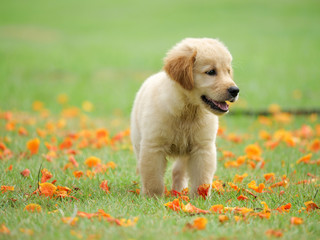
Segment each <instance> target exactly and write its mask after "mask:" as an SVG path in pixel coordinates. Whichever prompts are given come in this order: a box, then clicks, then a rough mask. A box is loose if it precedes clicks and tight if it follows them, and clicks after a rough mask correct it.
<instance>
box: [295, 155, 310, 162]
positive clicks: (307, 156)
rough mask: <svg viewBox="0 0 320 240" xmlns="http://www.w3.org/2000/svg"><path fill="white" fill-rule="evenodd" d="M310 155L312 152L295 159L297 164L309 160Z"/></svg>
mask: <svg viewBox="0 0 320 240" xmlns="http://www.w3.org/2000/svg"><path fill="white" fill-rule="evenodd" d="M311 157H312V153H309V154H307V155H305V156H303V157H301V158H299V160H298V161H297V164H299V163H308V162H309V161H310V159H311Z"/></svg>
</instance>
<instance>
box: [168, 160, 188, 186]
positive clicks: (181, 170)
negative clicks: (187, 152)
mask: <svg viewBox="0 0 320 240" xmlns="http://www.w3.org/2000/svg"><path fill="white" fill-rule="evenodd" d="M188 160H189V157H186V156H185V157H179V158H177V159H176V161H175V163H174V165H173V169H172V190H176V191H178V192H181V191H182V190H183V189H184V188H186V187H188V176H187V164H188V163H187V162H188Z"/></svg>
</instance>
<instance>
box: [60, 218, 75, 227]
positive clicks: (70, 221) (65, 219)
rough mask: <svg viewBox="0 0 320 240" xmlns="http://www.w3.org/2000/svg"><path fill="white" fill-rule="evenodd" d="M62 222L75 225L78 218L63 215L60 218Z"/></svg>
mask: <svg viewBox="0 0 320 240" xmlns="http://www.w3.org/2000/svg"><path fill="white" fill-rule="evenodd" d="M61 220H62V222H64V223H66V224H69V225H70V226H75V225H76V223H77V222H78V220H79V218H77V217H63V218H61Z"/></svg>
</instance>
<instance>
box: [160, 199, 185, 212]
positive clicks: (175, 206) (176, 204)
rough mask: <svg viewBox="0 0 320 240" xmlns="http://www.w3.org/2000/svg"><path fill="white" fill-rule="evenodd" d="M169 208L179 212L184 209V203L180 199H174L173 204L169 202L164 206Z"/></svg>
mask: <svg viewBox="0 0 320 240" xmlns="http://www.w3.org/2000/svg"><path fill="white" fill-rule="evenodd" d="M164 205H165V206H166V207H167V208H170V209H172V210H173V211H176V212H179V211H180V210H181V209H182V205H183V203H182V202H181V204H180V201H179V199H178V198H176V199H174V200H173V201H172V202H167V203H166V204H164Z"/></svg>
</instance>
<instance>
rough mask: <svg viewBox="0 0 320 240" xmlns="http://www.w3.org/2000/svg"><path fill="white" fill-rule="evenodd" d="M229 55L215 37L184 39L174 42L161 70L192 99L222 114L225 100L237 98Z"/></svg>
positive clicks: (225, 106)
mask: <svg viewBox="0 0 320 240" xmlns="http://www.w3.org/2000/svg"><path fill="white" fill-rule="evenodd" d="M231 62H232V56H231V54H230V52H229V51H228V49H227V48H226V47H225V46H224V45H223V44H222V43H221V42H219V41H218V40H214V39H209V38H201V39H196V38H187V39H185V40H183V41H182V42H180V43H178V44H177V45H176V46H175V47H173V48H172V49H171V50H170V51H169V52H168V53H167V56H166V58H165V60H164V70H165V71H166V73H167V74H168V75H169V77H170V78H171V79H172V80H173V81H175V82H177V83H178V84H179V85H180V86H181V87H182V89H184V91H186V92H187V95H188V96H189V97H190V98H191V99H192V102H193V103H195V104H199V105H201V106H203V107H205V108H207V109H208V110H210V111H211V112H213V113H215V114H217V115H222V114H224V113H227V112H228V111H229V106H228V104H227V103H226V101H230V102H234V101H236V100H237V99H238V95H239V88H238V87H237V85H236V84H235V83H234V81H233V72H232V67H231Z"/></svg>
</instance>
